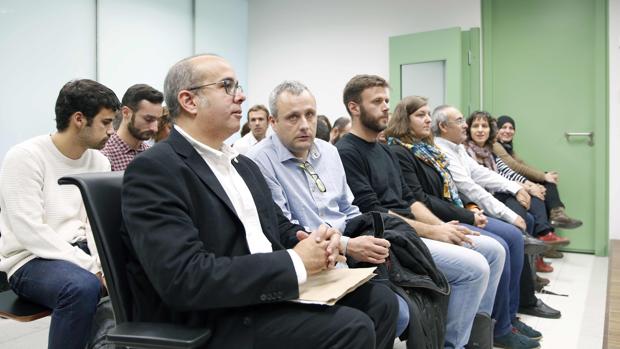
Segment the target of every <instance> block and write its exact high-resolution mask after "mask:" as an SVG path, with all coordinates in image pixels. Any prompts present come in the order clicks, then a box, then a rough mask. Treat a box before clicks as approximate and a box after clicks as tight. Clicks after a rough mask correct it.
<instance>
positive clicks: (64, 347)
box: [9, 258, 101, 349]
mask: <svg viewBox="0 0 620 349" xmlns="http://www.w3.org/2000/svg"><path fill="white" fill-rule="evenodd" d="M9 284H10V285H11V288H12V289H13V292H15V293H16V294H17V295H19V296H20V297H23V298H24V299H27V300H29V301H32V302H35V303H38V304H41V305H44V306H46V307H48V308H50V309H52V321H51V324H50V330H49V335H48V348H49V349H84V347H85V346H86V343H87V341H88V336H89V335H90V331H91V326H92V323H93V318H94V316H95V312H96V310H97V303H98V302H99V297H100V290H101V284H100V282H99V279H97V277H96V276H95V275H94V274H93V273H91V272H89V271H88V270H85V269H83V268H81V267H79V266H77V265H75V264H73V263H71V262H67V261H61V260H50V259H42V258H35V259H33V260H31V261H29V262H28V263H26V264H24V265H23V266H22V267H21V268H19V269H18V270H17V271H16V272H15V273H13V275H11V277H10V279H9Z"/></svg>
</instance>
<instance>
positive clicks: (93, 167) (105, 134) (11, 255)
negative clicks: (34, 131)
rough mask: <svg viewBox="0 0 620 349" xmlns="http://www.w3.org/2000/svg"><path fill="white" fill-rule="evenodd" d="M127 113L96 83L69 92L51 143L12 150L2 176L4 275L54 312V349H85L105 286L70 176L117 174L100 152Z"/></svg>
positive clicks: (0, 263) (63, 94)
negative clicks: (66, 180)
mask: <svg viewBox="0 0 620 349" xmlns="http://www.w3.org/2000/svg"><path fill="white" fill-rule="evenodd" d="M119 107H120V103H119V101H118V98H117V97H116V95H115V94H114V92H112V90H110V89H109V88H107V87H105V86H103V85H101V84H100V83H98V82H96V81H92V80H86V79H84V80H74V81H70V82H68V83H67V84H65V85H64V86H63V87H62V89H61V90H60V93H59V95H58V99H57V100H56V108H55V109H56V128H57V132H55V133H53V134H51V135H42V136H38V137H35V138H32V139H29V140H27V141H25V142H23V143H20V144H18V145H16V146H14V147H12V148H11V149H10V150H9V151H8V153H7V154H6V156H5V158H4V161H3V163H2V168H1V169H0V208H1V211H0V232H1V234H2V236H1V237H0V271H4V272H6V273H7V275H8V278H9V284H10V285H11V288H12V289H13V291H15V293H17V294H18V295H19V296H20V297H23V298H25V299H28V300H30V301H32V302H35V303H39V304H42V305H45V306H47V307H49V308H51V309H52V310H53V313H52V321H51V325H50V331H49V337H48V348H50V349H55V348H63V349H69V348H76V349H77V348H79V349H83V348H84V347H85V345H86V342H87V340H88V336H89V333H90V330H91V325H92V322H93V317H94V314H95V310H96V307H97V302H98V301H99V297H100V294H101V291H102V290H103V287H104V282H103V278H102V274H101V268H100V264H99V260H98V258H97V253H96V249H95V246H94V244H93V243H92V239H91V238H90V237H91V236H92V233H91V230H90V226H89V224H88V221H87V216H86V212H85V210H84V206H83V203H82V198H81V196H80V193H79V190H78V189H77V188H76V187H74V186H60V185H58V179H59V178H60V177H62V176H66V175H71V174H77V173H84V172H100V171H109V170H110V162H109V161H108V159H107V158H106V157H105V156H104V155H103V154H101V153H100V152H99V151H97V150H93V149H101V148H103V146H104V145H105V143H106V142H107V140H108V138H109V137H110V135H111V134H112V133H113V128H112V120H113V119H114V115H115V112H116V111H117V110H118V108H119Z"/></svg>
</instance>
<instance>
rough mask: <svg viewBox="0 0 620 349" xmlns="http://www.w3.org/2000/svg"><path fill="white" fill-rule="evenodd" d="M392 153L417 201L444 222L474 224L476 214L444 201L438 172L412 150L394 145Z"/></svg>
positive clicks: (441, 181)
mask: <svg viewBox="0 0 620 349" xmlns="http://www.w3.org/2000/svg"><path fill="white" fill-rule="evenodd" d="M390 151H391V152H392V153H393V154H394V155H396V157H397V158H398V162H399V164H400V169H401V171H402V173H403V178H404V179H405V183H407V185H408V186H409V189H410V190H411V191H412V192H413V194H414V196H415V198H416V200H418V201H421V202H422V203H424V205H425V206H426V207H428V209H429V210H431V212H433V214H435V215H436V216H437V217H439V219H441V220H442V221H445V222H448V221H452V220H458V221H459V222H461V223H466V224H474V214H473V213H472V212H471V211H469V210H466V209H464V208H462V207H459V206H457V205H454V204H453V203H451V202H449V201H447V200H445V199H443V197H442V195H443V179H442V178H441V175H440V174H439V172H437V170H435V169H434V168H433V167H431V166H429V165H427V164H426V163H425V162H424V161H422V160H420V159H418V158H417V157H415V155H413V153H412V152H411V150H409V149H407V148H405V147H403V146H402V145H399V144H392V145H390Z"/></svg>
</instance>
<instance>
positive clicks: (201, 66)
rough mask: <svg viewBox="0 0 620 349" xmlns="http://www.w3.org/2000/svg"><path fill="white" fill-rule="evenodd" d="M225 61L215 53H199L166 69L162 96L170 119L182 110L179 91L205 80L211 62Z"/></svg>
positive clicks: (174, 117)
mask: <svg viewBox="0 0 620 349" xmlns="http://www.w3.org/2000/svg"><path fill="white" fill-rule="evenodd" d="M225 62H226V61H225V60H224V59H223V58H222V57H220V56H218V55H215V54H199V55H195V56H191V57H187V58H184V59H182V60H180V61H178V62H177V63H175V64H174V65H173V66H172V67H171V68H170V70H168V74H167V75H166V79H165V80H164V98H165V101H166V106H167V107H168V110H169V112H170V116H169V117H170V118H171V119H172V120H174V119H176V117H177V116H179V114H181V112H182V109H181V105H180V104H179V100H178V96H179V92H180V91H181V90H184V89H188V88H190V87H192V86H196V85H198V84H200V82H201V81H205V80H207V79H208V78H209V73H210V68H212V66H213V64H218V63H225Z"/></svg>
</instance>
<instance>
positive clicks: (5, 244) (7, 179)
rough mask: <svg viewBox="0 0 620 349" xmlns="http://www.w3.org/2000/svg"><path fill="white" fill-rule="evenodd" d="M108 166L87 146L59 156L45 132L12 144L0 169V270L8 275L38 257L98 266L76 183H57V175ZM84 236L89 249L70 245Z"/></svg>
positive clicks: (94, 268) (93, 268)
mask: <svg viewBox="0 0 620 349" xmlns="http://www.w3.org/2000/svg"><path fill="white" fill-rule="evenodd" d="M102 171H110V162H109V161H108V159H107V158H106V157H105V156H104V155H103V154H101V153H100V152H98V151H96V150H92V149H89V150H87V151H86V152H85V153H84V154H83V155H82V157H81V158H79V159H77V160H72V159H69V158H68V157H66V156H64V155H63V154H62V153H61V152H60V151H59V150H58V148H56V146H55V145H54V143H53V142H52V138H51V136H50V135H44V136H38V137H35V138H32V139H29V140H27V141H25V142H23V143H20V144H18V145H16V146H14V147H12V148H11V149H10V150H9V151H8V153H7V154H6V156H5V158H4V161H3V163H2V169H0V209H1V211H0V233H1V234H2V236H1V237H0V270H1V271H4V272H6V273H7V274H8V276H9V277H11V275H12V274H13V273H14V272H15V271H16V270H17V269H19V268H20V267H21V266H22V265H24V264H26V263H27V262H28V261H30V260H32V259H34V258H36V257H40V258H45V259H55V260H65V261H68V262H71V263H74V264H77V265H79V266H80V267H82V268H84V269H86V270H89V271H90V272H92V273H97V272H98V271H100V270H101V267H100V264H99V259H98V256H97V250H96V247H95V244H94V242H93V239H92V232H91V230H90V225H89V224H88V220H87V216H86V211H85V209H84V205H83V204H82V197H81V195H80V192H79V190H78V189H77V187H75V186H73V185H62V186H61V185H59V184H58V179H59V178H60V177H62V176H66V175H70V174H77V173H84V172H102ZM84 240H87V242H88V247H89V249H90V251H91V255H88V254H86V253H85V252H83V251H82V250H81V249H80V248H78V247H75V246H72V245H71V244H72V243H75V242H77V241H84Z"/></svg>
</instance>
